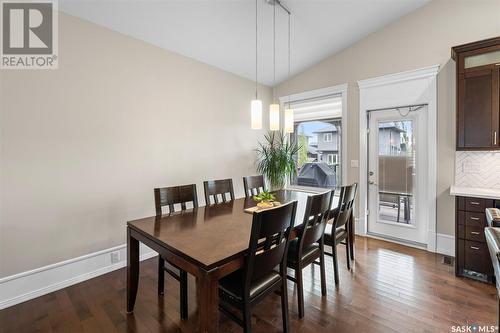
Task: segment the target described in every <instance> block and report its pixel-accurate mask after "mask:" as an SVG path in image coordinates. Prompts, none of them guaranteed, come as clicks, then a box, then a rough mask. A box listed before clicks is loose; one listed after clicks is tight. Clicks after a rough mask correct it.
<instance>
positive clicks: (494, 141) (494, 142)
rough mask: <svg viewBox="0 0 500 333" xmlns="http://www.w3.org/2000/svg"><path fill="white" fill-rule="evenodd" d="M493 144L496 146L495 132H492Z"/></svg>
mask: <svg viewBox="0 0 500 333" xmlns="http://www.w3.org/2000/svg"><path fill="white" fill-rule="evenodd" d="M493 144H494V145H495V146H496V145H497V131H495V132H493Z"/></svg>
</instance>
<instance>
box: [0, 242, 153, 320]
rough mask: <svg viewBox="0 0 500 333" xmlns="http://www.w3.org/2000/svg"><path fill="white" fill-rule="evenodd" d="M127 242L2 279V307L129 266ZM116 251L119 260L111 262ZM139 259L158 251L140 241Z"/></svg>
mask: <svg viewBox="0 0 500 333" xmlns="http://www.w3.org/2000/svg"><path fill="white" fill-rule="evenodd" d="M126 250H127V246H126V244H123V245H119V246H115V247H113V248H110V249H106V250H102V251H98V252H94V253H91V254H87V255H84V256H81V257H78V258H73V259H70V260H66V261H61V262H58V263H55V264H52V265H48V266H44V267H41V268H37V269H34V270H31V271H27V272H23V273H19V274H16V275H11V276H7V277H5V278H2V279H0V310H1V309H4V308H7V307H9V306H13V305H16V304H19V303H22V302H25V301H28V300H30V299H33V298H36V297H39V296H42V295H45V294H48V293H51V292H53V291H56V290H59V289H63V288H66V287H68V286H71V285H73V284H76V283H79V282H82V281H85V280H88V279H92V278H94V277H96V276H99V275H102V274H106V273H109V272H111V271H114V270H117V269H120V268H122V267H125V266H126V262H127V254H126ZM115 251H117V252H118V253H119V255H120V260H119V261H118V262H116V263H112V262H111V253H112V252H115ZM139 251H140V252H139V253H140V260H141V261H142V260H146V259H149V258H152V257H154V256H156V255H157V253H156V252H154V251H153V250H151V249H150V248H149V247H147V246H145V245H144V244H142V243H140V248H139Z"/></svg>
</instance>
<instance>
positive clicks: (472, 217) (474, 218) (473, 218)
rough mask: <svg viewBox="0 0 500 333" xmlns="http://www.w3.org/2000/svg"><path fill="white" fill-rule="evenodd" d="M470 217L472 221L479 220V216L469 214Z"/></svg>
mask: <svg viewBox="0 0 500 333" xmlns="http://www.w3.org/2000/svg"><path fill="white" fill-rule="evenodd" d="M470 219H471V220H472V221H479V217H474V216H471V217H470Z"/></svg>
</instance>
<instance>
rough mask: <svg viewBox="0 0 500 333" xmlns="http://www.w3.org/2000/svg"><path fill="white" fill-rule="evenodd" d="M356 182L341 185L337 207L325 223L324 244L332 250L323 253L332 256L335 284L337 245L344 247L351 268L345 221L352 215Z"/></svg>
mask: <svg viewBox="0 0 500 333" xmlns="http://www.w3.org/2000/svg"><path fill="white" fill-rule="evenodd" d="M357 187H358V184H357V183H354V184H352V185H350V186H343V187H341V189H340V198H339V204H338V206H337V208H336V209H335V210H334V211H333V223H332V224H327V225H326V228H325V237H324V243H325V245H329V246H331V247H332V252H331V253H329V252H325V254H327V255H330V256H332V257H333V268H334V276H335V284H336V285H337V284H338V283H339V265H338V255H337V254H338V252H337V245H338V244H344V245H345V248H346V262H347V269H348V270H350V269H351V257H350V248H351V247H350V246H351V244H350V240H349V230H348V228H347V223H348V222H349V220H350V219H351V217H352V214H353V211H352V210H353V206H354V200H355V199H356V192H357Z"/></svg>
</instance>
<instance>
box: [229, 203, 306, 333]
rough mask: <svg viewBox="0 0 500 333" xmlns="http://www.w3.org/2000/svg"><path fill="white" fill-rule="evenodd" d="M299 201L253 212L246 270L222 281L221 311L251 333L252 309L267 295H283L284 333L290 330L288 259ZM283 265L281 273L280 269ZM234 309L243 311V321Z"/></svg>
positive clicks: (240, 270)
mask: <svg viewBox="0 0 500 333" xmlns="http://www.w3.org/2000/svg"><path fill="white" fill-rule="evenodd" d="M296 211H297V201H291V202H289V203H287V204H284V205H281V206H278V207H275V208H271V209H267V210H263V211H260V212H254V213H253V219H252V231H251V235H250V242H249V245H248V252H247V255H246V256H245V264H244V267H243V268H241V269H239V270H237V271H235V272H233V273H231V274H229V275H227V276H225V277H223V278H222V279H220V280H219V300H220V302H219V309H220V310H221V311H222V312H223V313H224V314H225V315H227V316H228V317H229V318H231V319H232V320H234V321H235V322H236V323H238V324H239V325H240V326H242V327H243V329H244V332H245V333H249V332H251V328H252V321H251V318H252V309H253V307H254V306H255V305H256V304H258V303H259V302H260V301H262V300H263V299H264V298H265V297H266V296H268V295H270V294H273V293H274V292H279V294H280V296H281V315H282V320H283V332H288V331H289V321H288V291H287V280H286V267H287V266H286V260H287V256H286V253H287V250H288V244H289V239H290V231H291V229H292V227H293V223H294V221H295V213H296ZM278 266H279V271H277V270H276V269H277V268H278ZM231 309H237V310H239V311H241V312H242V318H243V319H240V318H238V317H237V316H236V315H234V314H233V313H232V311H231Z"/></svg>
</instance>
